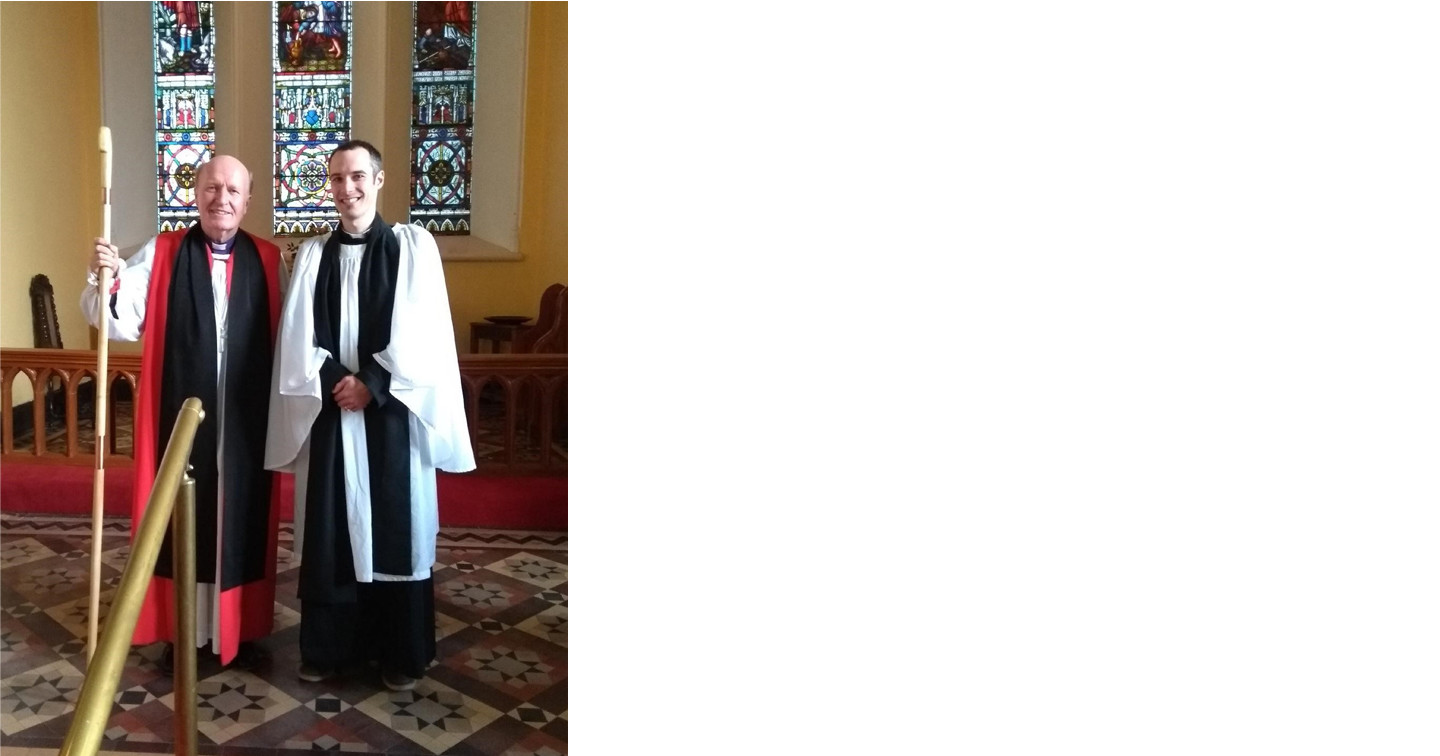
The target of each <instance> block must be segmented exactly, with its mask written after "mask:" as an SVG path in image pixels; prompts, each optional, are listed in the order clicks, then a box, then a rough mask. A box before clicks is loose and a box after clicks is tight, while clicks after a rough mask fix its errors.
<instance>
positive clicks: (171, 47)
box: [150, 0, 215, 231]
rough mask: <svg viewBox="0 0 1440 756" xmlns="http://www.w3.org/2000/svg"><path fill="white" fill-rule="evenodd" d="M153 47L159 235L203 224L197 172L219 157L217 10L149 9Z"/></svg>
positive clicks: (158, 5) (199, 5)
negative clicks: (217, 134)
mask: <svg viewBox="0 0 1440 756" xmlns="http://www.w3.org/2000/svg"><path fill="white" fill-rule="evenodd" d="M150 8H151V13H152V23H151V34H152V36H153V40H152V41H153V42H154V47H155V57H154V64H155V175H156V215H157V218H158V223H157V227H158V229H159V230H160V231H173V230H175V229H179V228H187V227H189V226H191V225H193V224H194V223H195V222H196V221H198V220H199V219H200V215H199V211H198V210H197V209H196V207H195V172H196V171H197V170H198V169H199V168H200V164H201V163H204V162H205V161H206V160H209V159H210V157H211V156H212V155H213V154H214V153H215V104H214V100H215V26H214V18H215V17H214V13H213V4H212V3H208V2H188V3H187V2H169V1H166V0H157V1H156V2H152V3H151V4H150Z"/></svg>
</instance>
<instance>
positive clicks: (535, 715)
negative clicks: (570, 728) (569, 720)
mask: <svg viewBox="0 0 1440 756" xmlns="http://www.w3.org/2000/svg"><path fill="white" fill-rule="evenodd" d="M505 716H507V717H511V718H514V719H517V720H519V721H521V722H524V723H525V724H527V725H530V726H531V727H535V728H540V727H544V726H545V725H547V724H550V723H551V722H554V721H555V720H556V719H559V718H560V715H559V714H551V713H550V712H548V711H546V710H544V709H542V708H540V707H539V706H536V705H534V704H529V703H522V704H520V705H519V706H516V707H515V708H513V709H511V710H510V711H507V712H505Z"/></svg>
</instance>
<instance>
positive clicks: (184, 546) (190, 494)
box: [171, 465, 219, 756]
mask: <svg viewBox="0 0 1440 756" xmlns="http://www.w3.org/2000/svg"><path fill="white" fill-rule="evenodd" d="M191 469H193V468H191V466H189V465H186V469H185V479H184V482H182V483H181V484H180V501H179V502H177V503H176V504H175V515H174V519H175V527H174V530H173V532H174V534H175V535H174V540H173V541H172V543H173V544H174V548H173V549H172V550H171V554H172V556H173V561H174V563H175V756H196V743H195V723H196V716H195V714H196V704H195V665H196V663H197V662H198V659H197V658H196V657H197V656H198V654H196V652H195V479H194V478H192V477H190V470H191ZM216 582H219V581H216Z"/></svg>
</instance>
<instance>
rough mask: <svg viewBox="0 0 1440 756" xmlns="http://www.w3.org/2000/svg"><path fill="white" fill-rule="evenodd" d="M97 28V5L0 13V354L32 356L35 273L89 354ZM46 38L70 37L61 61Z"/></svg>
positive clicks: (97, 205) (66, 333) (63, 331)
mask: <svg viewBox="0 0 1440 756" xmlns="http://www.w3.org/2000/svg"><path fill="white" fill-rule="evenodd" d="M98 18H99V14H98V9H97V7H96V4H95V3H93V2H73V3H38V2H15V1H14V0H9V1H7V2H3V3H0V153H3V155H4V163H3V170H0V346H7V347H31V346H34V337H33V332H32V330H31V318H30V294H29V292H30V278H31V277H32V276H34V275H35V274H37V273H44V274H45V275H47V276H49V278H50V282H51V284H53V285H54V287H55V306H56V312H57V315H58V317H59V320H60V337H61V339H62V340H63V341H64V343H65V346H67V347H70V348H72V349H85V348H87V347H88V346H89V327H88V325H87V324H86V323H85V321H84V318H83V317H82V316H81V315H80V305H79V302H80V289H81V286H82V285H83V284H84V282H85V266H86V261H87V260H88V259H89V250H90V249H92V248H93V246H94V245H93V243H92V240H93V239H94V238H95V237H96V236H99V235H100V231H101V228H100V224H101V222H102V221H101V199H100V150H99V132H100V50H99V44H98V40H99V21H98ZM46 29H49V30H57V29H63V30H65V34H64V39H65V42H66V44H65V45H64V54H56V50H57V48H56V42H57V38H56V37H55V35H54V34H46V33H40V32H41V31H42V30H46ZM17 389H19V386H18V385H17ZM28 398H29V397H28V396H22V397H17V401H26V400H28Z"/></svg>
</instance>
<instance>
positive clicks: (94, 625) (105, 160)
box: [85, 126, 110, 665]
mask: <svg viewBox="0 0 1440 756" xmlns="http://www.w3.org/2000/svg"><path fill="white" fill-rule="evenodd" d="M100 165H101V169H100V175H101V176H102V177H103V178H102V179H101V195H102V197H103V200H104V203H105V211H104V223H103V225H102V226H101V228H102V229H103V231H102V232H101V235H102V236H103V237H105V240H106V241H109V240H110V128H109V127H108V126H101V127H100ZM99 352H100V360H99V363H100V364H99V365H97V366H96V368H95V492H94V497H93V499H92V503H91V506H90V528H91V547H90V635H89V638H88V639H87V640H86V642H85V663H86V664H87V665H88V664H89V663H90V658H91V657H92V656H94V655H95V646H96V644H97V642H98V640H99V637H100V549H101V542H102V541H103V539H104V534H103V533H102V529H103V528H104V527H105V452H106V447H107V444H106V442H105V428H106V420H107V417H106V415H107V414H108V413H107V410H108V409H109V399H110V390H109V387H110V364H109V363H110V268H109V267H106V266H101V268H100V343H99Z"/></svg>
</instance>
